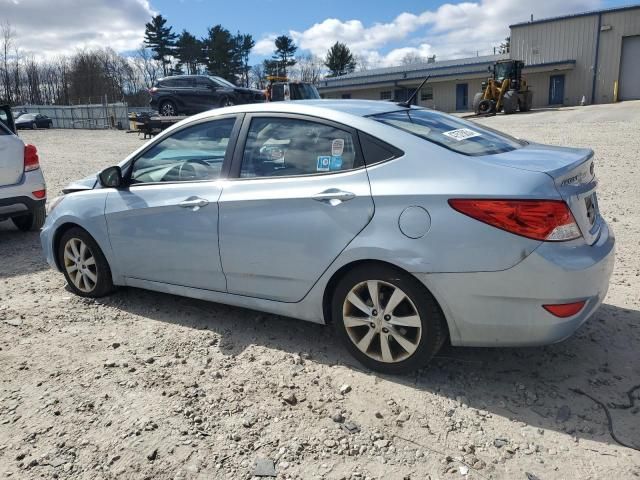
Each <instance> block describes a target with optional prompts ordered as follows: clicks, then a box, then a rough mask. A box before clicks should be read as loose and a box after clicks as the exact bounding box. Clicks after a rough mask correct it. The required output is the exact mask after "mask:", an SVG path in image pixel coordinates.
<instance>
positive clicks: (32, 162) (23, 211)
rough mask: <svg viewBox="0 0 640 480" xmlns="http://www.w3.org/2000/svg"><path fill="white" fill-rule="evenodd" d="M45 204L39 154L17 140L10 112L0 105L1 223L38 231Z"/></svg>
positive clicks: (43, 217)
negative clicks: (10, 221) (6, 222)
mask: <svg viewBox="0 0 640 480" xmlns="http://www.w3.org/2000/svg"><path fill="white" fill-rule="evenodd" d="M46 201H47V188H46V185H45V182H44V176H43V175H42V170H41V169H40V159H39V158H38V151H37V149H36V147H34V146H33V145H25V144H24V142H23V141H22V140H21V139H20V138H18V136H17V135H16V133H15V124H14V122H13V115H12V114H11V109H10V108H9V107H8V106H2V105H0V221H3V220H8V219H9V218H10V219H11V220H12V221H13V223H14V225H15V226H16V227H18V228H19V229H20V230H22V231H25V232H27V231H30V230H40V228H41V227H42V225H43V224H44V220H45V216H46V207H45V203H46Z"/></svg>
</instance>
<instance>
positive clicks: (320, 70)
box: [290, 54, 326, 84]
mask: <svg viewBox="0 0 640 480" xmlns="http://www.w3.org/2000/svg"><path fill="white" fill-rule="evenodd" d="M325 70H326V68H325V66H324V62H323V60H322V59H321V58H320V57H317V56H315V55H310V54H306V55H300V56H299V57H297V58H296V65H295V67H293V68H292V71H291V74H292V75H290V76H292V77H293V78H295V79H297V80H300V81H301V82H308V83H313V84H316V83H318V82H319V81H320V80H321V79H322V77H323V74H324V73H325Z"/></svg>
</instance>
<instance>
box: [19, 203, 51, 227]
mask: <svg viewBox="0 0 640 480" xmlns="http://www.w3.org/2000/svg"><path fill="white" fill-rule="evenodd" d="M46 218H47V209H46V207H45V206H44V205H40V206H37V207H36V208H34V209H33V210H32V211H31V213H29V214H28V215H21V216H20V217H13V218H12V219H11V221H12V222H13V224H14V225H15V226H16V227H17V228H18V229H19V230H22V231H23V232H33V231H37V230H40V229H41V228H42V226H43V225H44V221H45V219H46Z"/></svg>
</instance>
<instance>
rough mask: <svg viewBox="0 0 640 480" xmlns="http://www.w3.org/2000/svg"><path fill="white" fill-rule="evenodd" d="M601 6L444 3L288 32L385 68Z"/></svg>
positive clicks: (478, 46) (468, 48) (450, 54)
mask: <svg viewBox="0 0 640 480" xmlns="http://www.w3.org/2000/svg"><path fill="white" fill-rule="evenodd" d="M600 6H601V0H564V1H562V2H559V1H557V0H538V1H537V2H535V3H531V4H528V5H527V7H526V8H525V7H524V6H523V4H522V3H521V2H509V1H506V0H480V1H478V2H460V3H446V4H443V5H441V6H440V7H438V8H437V9H435V10H427V11H424V12H421V13H419V14H413V13H406V12H405V13H401V14H400V15H398V16H397V17H396V18H394V19H393V20H392V21H390V22H388V23H375V24H373V25H370V26H365V25H364V24H363V23H362V22H361V21H360V20H340V19H337V18H327V19H325V20H323V21H322V22H320V23H316V24H314V25H312V26H311V27H309V28H308V29H306V30H303V31H298V30H290V31H289V35H291V37H292V38H293V39H294V40H295V41H296V43H297V44H298V46H299V47H300V48H301V49H303V50H307V51H310V52H311V53H313V54H315V55H320V56H324V55H325V54H326V52H327V50H328V49H329V47H331V45H333V44H334V43H335V42H336V41H340V42H343V43H346V44H347V45H348V46H349V48H350V49H351V50H352V51H353V52H354V53H356V54H357V55H359V56H360V57H362V58H365V59H367V61H368V62H369V64H370V65H371V66H373V65H380V66H387V65H397V64H399V63H400V61H401V59H402V58H403V57H404V56H405V55H406V54H408V53H412V54H418V55H421V56H428V55H432V54H436V55H437V57H438V58H439V59H444V58H460V57H465V56H473V55H475V54H476V52H478V53H480V54H489V53H492V52H493V50H492V48H493V46H497V45H499V44H500V42H501V41H503V40H504V38H505V37H506V36H507V35H509V25H510V24H512V23H517V22H522V21H527V20H528V19H529V16H530V15H531V14H533V15H534V18H542V17H550V16H556V15H564V14H568V13H576V12H582V11H587V10H593V9H596V8H598V7H600ZM272 37H273V36H271V37H270V38H272ZM263 40H265V43H263V44H262V47H263V48H261V49H260V50H258V49H256V50H255V53H257V54H263V52H264V54H266V53H270V52H271V51H273V40H272V39H271V40H270V41H266V40H267V39H266V38H265V39H263ZM263 40H260V41H259V42H258V43H260V42H262V41H263ZM403 43H404V45H402V44H403ZM399 45H400V46H399ZM394 46H397V48H393V47H394ZM381 51H386V53H381Z"/></svg>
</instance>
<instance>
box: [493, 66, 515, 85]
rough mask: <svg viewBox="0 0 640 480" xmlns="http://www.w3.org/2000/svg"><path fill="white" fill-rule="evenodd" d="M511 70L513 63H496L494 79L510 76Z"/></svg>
mask: <svg viewBox="0 0 640 480" xmlns="http://www.w3.org/2000/svg"><path fill="white" fill-rule="evenodd" d="M512 70H513V63H512V62H506V63H496V80H500V81H502V80H504V79H505V78H511V73H512Z"/></svg>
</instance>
